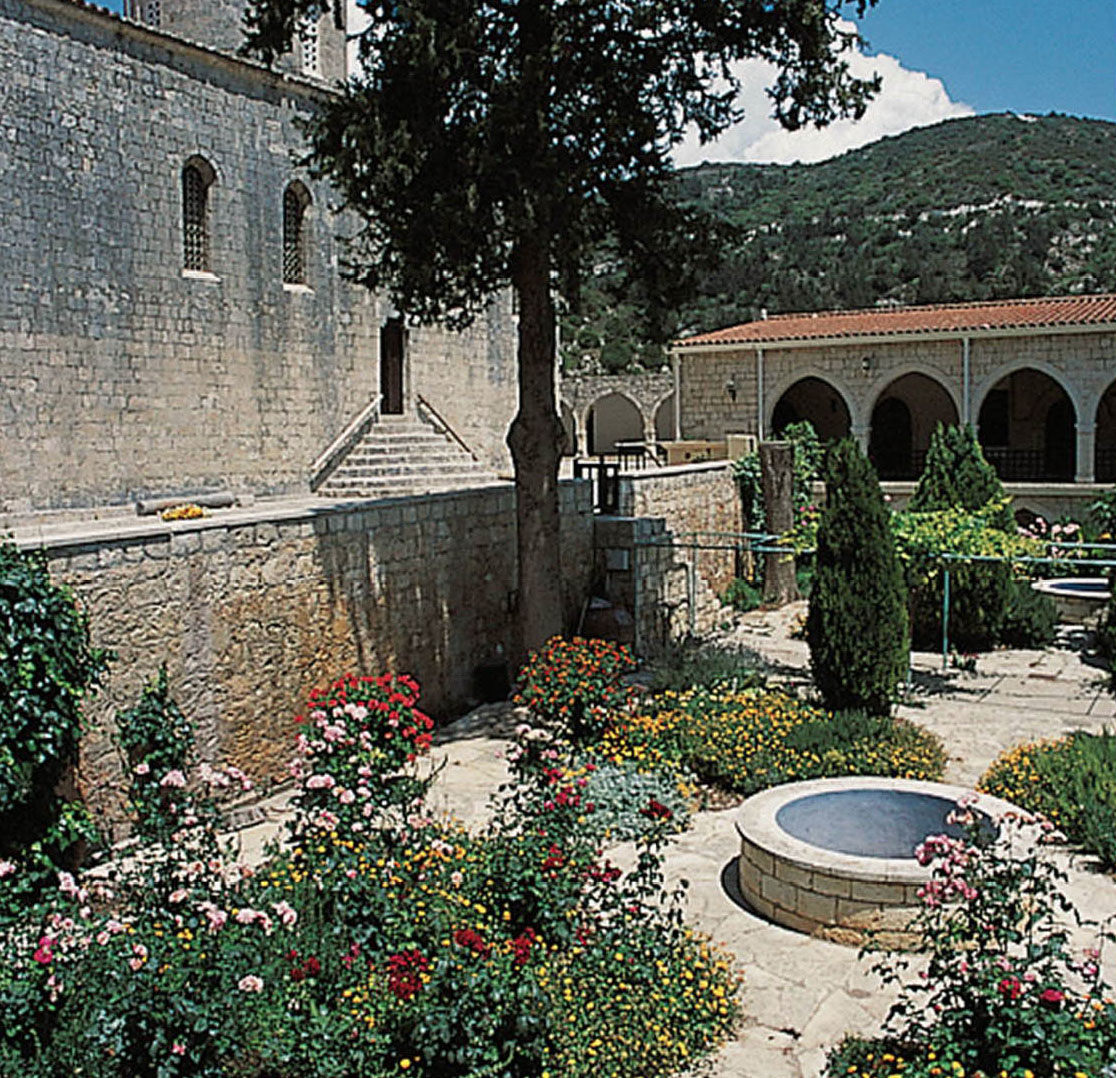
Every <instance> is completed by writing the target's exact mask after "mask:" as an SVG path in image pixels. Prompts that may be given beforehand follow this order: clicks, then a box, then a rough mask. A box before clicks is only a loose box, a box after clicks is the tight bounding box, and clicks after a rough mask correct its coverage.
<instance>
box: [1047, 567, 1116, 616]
mask: <svg viewBox="0 0 1116 1078" xmlns="http://www.w3.org/2000/svg"><path fill="white" fill-rule="evenodd" d="M1031 587H1032V588H1033V589H1034V590H1035V591H1037V592H1040V593H1041V594H1043V595H1049V596H1050V598H1051V599H1053V600H1054V605H1055V607H1057V609H1058V620H1059V621H1065V622H1073V623H1074V624H1085V623H1086V622H1088V621H1089V620H1090V619H1091V618H1092V617H1094V615H1096V614H1097V612H1098V611H1099V610H1100V608H1101V607H1102V606H1104V604H1105V603H1107V602H1108V600H1109V599H1110V598H1111V597H1112V592H1111V591H1110V590H1109V587H1108V580H1107V578H1105V577H1103V576H1081V577H1074V576H1066V577H1057V578H1055V579H1054V580H1036V581H1035V582H1034V583H1033V584H1032V585H1031Z"/></svg>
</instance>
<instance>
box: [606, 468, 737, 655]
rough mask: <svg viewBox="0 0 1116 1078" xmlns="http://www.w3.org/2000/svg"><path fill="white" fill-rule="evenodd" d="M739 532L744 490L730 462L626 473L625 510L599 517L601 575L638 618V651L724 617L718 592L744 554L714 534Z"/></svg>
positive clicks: (613, 597)
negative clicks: (735, 476) (741, 499)
mask: <svg viewBox="0 0 1116 1078" xmlns="http://www.w3.org/2000/svg"><path fill="white" fill-rule="evenodd" d="M739 531H741V507H740V491H739V487H738V485H737V483H736V481H735V479H734V478H733V475H732V468H731V465H730V464H729V463H728V462H726V461H718V462H714V463H708V464H691V465H684V466H681V467H675V468H661V469H655V470H653V471H645V472H632V473H627V474H623V475H621V476H620V498H619V513H618V515H616V516H601V517H598V518H597V520H596V529H595V537H596V538H595V542H596V548H597V572H598V580H601V581H603V590H604V592H605V595H606V596H607V598H608V599H609V600H610V601H611V602H612V603H613V604H615V605H617V606H620V607H623V608H624V609H625V610H627V611H628V613H630V614H631V616H632V636H633V642H634V646H635V649H636V652H637V654H640V655H642V656H645V657H647V656H652V655H655V654H657V653H658V652H660V651H661V650H662V649H663V648H664V647H665V646H666V645H667V644H668V642H669V641H671V640H675V639H678V638H679V637H681V636H685V635H686V634H687V633H699V634H700V633H707V632H709V631H710V630H712V629H714V628H716V627H717V626H718V625H719V623H720V622H721V621H722V620H723V619H724V617H725V612H724V609H723V607H722V606H721V602H720V600H719V599H718V595H719V594H720V593H721V592H723V591H724V590H725V588H726V587H728V585H729V583H730V582H731V581H732V579H733V577H735V576H736V575H737V558H738V554H737V551H736V550H735V549H734V548H733V546H732V542H731V540H730V539H728V538H726V537H725V536H724V535H723V534H722V535H721V537H719V538H718V537H717V535H715V534H714V533H726V532H727V533H736V532H739ZM702 545H704V546H706V547H715V548H716V549H701V547H702Z"/></svg>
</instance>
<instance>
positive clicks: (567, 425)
mask: <svg viewBox="0 0 1116 1078" xmlns="http://www.w3.org/2000/svg"><path fill="white" fill-rule="evenodd" d="M558 414H559V416H560V417H561V419H562V434H563V438H562V456H564V457H576V456H577V450H578V445H577V416H575V415H574V411H573V409H572V408H571V407H570V406H569V405H568V404H567V403H566V402H565V401H559V402H558Z"/></svg>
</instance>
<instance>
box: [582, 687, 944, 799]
mask: <svg viewBox="0 0 1116 1078" xmlns="http://www.w3.org/2000/svg"><path fill="white" fill-rule="evenodd" d="M656 704H657V706H654V707H649V708H647V709H645V710H640V712H639V713H637V714H635V715H633V716H629V717H626V718H624V719H623V720H622V721H621V720H617V721H616V722H614V723H613V725H612V727H611V728H610V729H609V731H608V733H607V734H606V735H605V737H604V738H602V740H601V741H600V743H599V744H598V745H597V746H596V747H595V749H596V751H597V752H598V753H599V754H600V755H601V756H603V757H604V758H606V759H609V760H612V761H615V762H620V761H629V760H631V761H635V762H636V763H637V765H639V766H643V767H647V766H670V765H672V764H673V765H675V766H680V767H684V768H687V769H688V770H690V771H692V772H693V773H694V774H695V775H697V776H698V777H699V778H700V779H702V780H703V781H706V782H709V783H712V784H714V785H716V786H718V787H720V788H722V789H724V790H728V791H731V792H733V793H737V794H741V795H745V796H747V795H750V794H753V793H756V792H757V791H759V790H764V789H767V788H768V787H769V786H776V785H778V784H779V783H783V782H793V781H797V780H801V779H812V778H822V777H826V776H833V775H897V776H902V777H904V778H923V779H937V778H940V777H941V774H942V770H943V768H944V766H945V753H944V750H943V749H942V745H941V741H940V739H939V738H937V737H936V736H935V735H933V734H931V733H929V732H928V731H926V730H923V729H921V728H920V727H917V726H915V725H914V724H913V723H909V722H905V721H902V720H896V719H891V718H889V717H886V716H883V717H880V716H866V715H863V714H845V715H839V716H833V715H830V714H828V713H826V712H825V711H822V710H821V709H820V708H816V707H812V706H810V705H808V704H804V703H802V702H801V701H799V700H796V699H795V698H794V697H793V696H790V695H788V694H787V693H785V692H782V691H779V690H775V691H766V692H761V691H749V692H731V691H724V690H721V691H711V692H710V691H706V692H702V691H695V692H690V693H681V694H677V693H664V694H663V695H662V697H660V698H659V699H658V700H657V701H656Z"/></svg>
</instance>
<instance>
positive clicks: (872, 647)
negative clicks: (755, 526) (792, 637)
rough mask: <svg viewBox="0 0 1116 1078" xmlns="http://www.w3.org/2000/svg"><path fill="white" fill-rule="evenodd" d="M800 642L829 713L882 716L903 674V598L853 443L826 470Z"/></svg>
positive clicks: (888, 536) (889, 539) (881, 518)
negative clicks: (803, 642)
mask: <svg viewBox="0 0 1116 1078" xmlns="http://www.w3.org/2000/svg"><path fill="white" fill-rule="evenodd" d="M825 483H826V508H825V511H824V512H823V514H822V519H821V523H820V525H819V527H818V542H817V555H816V565H815V569H814V581H813V584H812V586H811V589H810V610H809V614H808V615H807V618H806V639H807V641H808V642H809V645H810V664H811V666H812V668H813V673H814V684H815V685H817V687H818V690H819V692H821V694H822V697H823V698H824V700H825V703H826V706H827V707H829V708H832V709H834V710H847V709H854V708H855V709H863V710H865V711H868V712H870V713H871V714H876V715H881V714H887V713H888V712H889V711H890V709H891V706H892V704H893V703H894V701H895V699H896V695H897V692H898V687H899V685H900V684H901V683H902V681H903V679H904V676H905V675H906V672H907V665H908V662H909V650H910V649H909V646H908V642H909V636H908V631H907V590H906V586H905V585H904V583H903V573H902V569H901V568H900V564H899V558H898V555H897V554H896V551H895V537H894V535H893V534H892V531H891V524H890V520H889V516H890V513H889V510H888V508H887V506H886V505H885V504H884V500H883V494H882V492H881V491H880V484H879V480H878V479H877V478H876V472H875V469H873V467H872V465H871V464H870V463H869V461H868V458H867V457H865V456H864V454H863V453H862V452H861V451H860V447H859V446H858V445H857V444H856V442H855V441H854V440H853V439H852V438H846V439H845V440H844V441H842V442H840V443H838V444H837V445H836V446H835V447H834V449H833V450H832V452H831V453H830V455H829V458H828V460H827V462H826V477H825Z"/></svg>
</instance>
